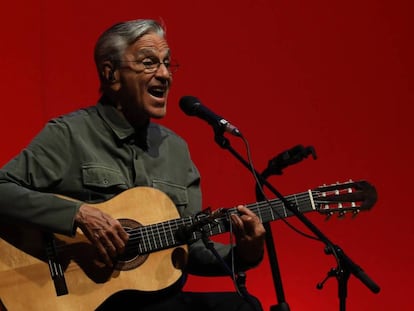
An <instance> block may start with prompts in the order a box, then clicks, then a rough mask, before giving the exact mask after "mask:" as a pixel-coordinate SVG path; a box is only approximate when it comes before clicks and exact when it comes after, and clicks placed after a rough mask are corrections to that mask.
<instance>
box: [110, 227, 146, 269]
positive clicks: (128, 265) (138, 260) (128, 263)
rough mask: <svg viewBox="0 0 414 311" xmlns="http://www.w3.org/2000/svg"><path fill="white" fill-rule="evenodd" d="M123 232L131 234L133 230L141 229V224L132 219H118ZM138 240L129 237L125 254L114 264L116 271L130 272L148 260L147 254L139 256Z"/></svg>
mask: <svg viewBox="0 0 414 311" xmlns="http://www.w3.org/2000/svg"><path fill="white" fill-rule="evenodd" d="M118 220H119V222H120V223H121V225H122V227H123V228H124V229H125V231H127V232H128V231H129V232H131V230H132V231H133V229H135V228H138V227H141V226H142V224H140V223H139V222H137V221H135V220H133V219H118ZM138 245H139V239H138V237H132V236H131V237H130V240H129V241H128V243H127V245H126V247H125V252H124V253H123V254H122V255H121V256H119V257H118V260H117V262H116V264H115V269H116V270H122V271H126V270H132V269H135V268H137V267H139V266H140V265H142V264H143V263H144V262H145V260H146V259H147V258H148V256H149V254H139V248H138Z"/></svg>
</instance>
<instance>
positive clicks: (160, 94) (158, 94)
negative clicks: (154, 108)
mask: <svg viewBox="0 0 414 311" xmlns="http://www.w3.org/2000/svg"><path fill="white" fill-rule="evenodd" d="M149 93H150V94H151V95H153V96H155V97H163V96H164V90H161V89H150V90H149Z"/></svg>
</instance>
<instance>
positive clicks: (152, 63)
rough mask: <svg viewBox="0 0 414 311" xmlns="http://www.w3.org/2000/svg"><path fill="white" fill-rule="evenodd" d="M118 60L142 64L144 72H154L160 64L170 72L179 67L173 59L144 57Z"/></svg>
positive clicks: (175, 70)
mask: <svg viewBox="0 0 414 311" xmlns="http://www.w3.org/2000/svg"><path fill="white" fill-rule="evenodd" d="M120 62H125V63H136V64H138V65H142V66H144V70H143V71H144V72H145V73H154V72H156V71H158V69H159V68H160V66H161V64H163V65H164V66H165V67H166V68H167V70H168V72H169V73H170V74H173V73H175V72H177V70H178V67H180V65H179V64H178V63H177V62H175V61H173V60H169V59H168V60H164V61H162V62H161V61H160V60H159V59H151V58H146V59H144V60H121V61H120Z"/></svg>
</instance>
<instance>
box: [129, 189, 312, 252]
mask: <svg viewBox="0 0 414 311" xmlns="http://www.w3.org/2000/svg"><path fill="white" fill-rule="evenodd" d="M316 195H317V191H310V190H309V191H306V192H303V193H299V194H294V195H290V196H287V197H286V199H287V201H288V202H289V203H290V204H293V205H295V206H296V208H297V209H298V210H299V211H300V212H303V213H304V212H309V211H313V210H315V209H316V208H315V203H314V198H315V197H316ZM246 206H247V208H249V209H250V210H251V211H253V212H254V213H255V214H256V215H257V216H258V217H259V219H260V221H261V222H262V223H266V222H269V221H273V220H277V219H280V218H287V217H290V216H292V215H293V213H292V212H291V211H290V210H289V209H288V208H286V206H285V205H284V204H283V202H282V201H281V200H280V199H272V200H269V201H262V202H256V203H252V204H247V205H246ZM233 213H238V211H237V209H236V208H228V209H225V215H224V216H221V217H218V218H215V219H214V221H211V222H209V223H208V224H206V225H204V226H203V227H202V229H203V233H204V234H206V235H207V236H213V235H217V234H221V233H225V232H228V231H229V217H230V215H231V214H233ZM206 217H207V216H206ZM197 220H198V219H197V218H195V217H194V216H190V217H184V218H178V219H173V220H168V221H165V222H160V223H157V224H152V225H146V226H141V227H137V228H134V229H129V230H127V232H128V233H129V235H130V237H129V241H128V244H127V249H126V252H127V253H138V254H146V253H151V252H155V251H158V250H161V249H166V248H171V247H175V246H179V245H183V244H186V241H182V240H181V239H180V238H179V237H177V236H178V234H177V232H178V231H179V230H180V229H182V228H188V227H191V226H192V225H193V224H194V223H195V222H196V221H197ZM199 237H200V233H199V232H192V233H191V237H189V238H188V239H187V240H197V239H198V238H199Z"/></svg>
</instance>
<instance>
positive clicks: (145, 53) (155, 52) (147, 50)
mask: <svg viewBox="0 0 414 311" xmlns="http://www.w3.org/2000/svg"><path fill="white" fill-rule="evenodd" d="M166 51H167V53H166V55H165V57H170V54H171V51H170V49H166ZM158 54H159V52H158V50H156V49H152V48H142V49H139V50H138V52H137V54H136V55H137V56H139V55H143V56H148V55H158ZM165 57H164V58H165Z"/></svg>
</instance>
